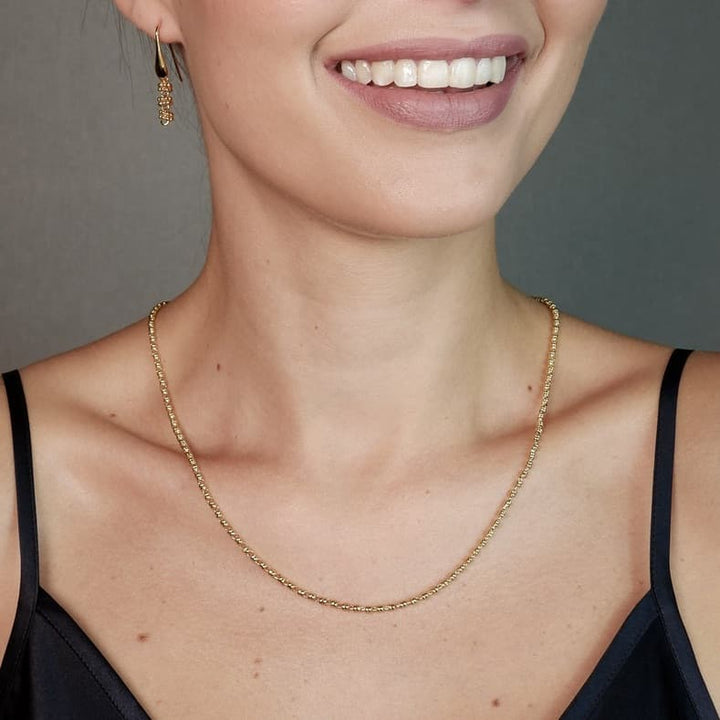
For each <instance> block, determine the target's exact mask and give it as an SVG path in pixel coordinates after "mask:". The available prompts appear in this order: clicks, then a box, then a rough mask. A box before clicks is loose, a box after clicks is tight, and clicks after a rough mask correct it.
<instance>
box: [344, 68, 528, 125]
mask: <svg viewBox="0 0 720 720" xmlns="http://www.w3.org/2000/svg"><path fill="white" fill-rule="evenodd" d="M522 66H523V59H522V58H521V57H520V56H517V55H516V56H513V57H512V58H508V66H507V71H506V73H505V79H504V80H503V81H502V82H501V83H499V84H498V85H490V86H488V87H485V88H478V89H476V90H469V91H465V92H448V93H444V92H431V91H428V90H419V89H416V88H398V87H394V86H387V87H377V86H375V85H363V84H362V83H359V82H355V81H353V80H348V79H347V78H346V77H345V76H344V75H343V74H342V73H340V72H338V71H337V70H335V69H334V68H330V72H332V73H333V74H334V75H336V76H337V79H338V81H339V82H340V84H341V85H342V86H343V87H345V88H346V89H347V90H348V92H350V93H352V94H353V95H354V96H355V97H356V98H359V99H360V100H362V101H363V102H364V103H365V104H366V105H368V106H369V107H371V108H372V109H373V110H375V111H377V112H378V113H380V114H381V115H384V116H385V117H388V118H390V119H391V120H395V121H396V122H398V123H401V124H403V125H412V126H413V127H418V128H424V129H426V130H447V131H454V130H467V129H469V128H474V127H479V126H482V125H487V124H488V123H490V122H492V121H493V120H495V119H496V118H497V117H498V116H499V115H500V114H502V112H503V110H505V108H506V107H507V104H508V102H509V101H510V96H511V95H512V91H513V88H514V86H515V83H516V81H517V78H518V75H519V74H520V71H521V68H522Z"/></svg>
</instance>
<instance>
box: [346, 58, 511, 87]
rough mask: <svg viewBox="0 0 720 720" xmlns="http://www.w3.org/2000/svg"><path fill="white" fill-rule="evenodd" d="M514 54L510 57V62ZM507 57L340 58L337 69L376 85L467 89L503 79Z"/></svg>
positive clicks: (348, 75) (358, 80) (347, 75)
mask: <svg viewBox="0 0 720 720" xmlns="http://www.w3.org/2000/svg"><path fill="white" fill-rule="evenodd" d="M516 58H517V56H513V57H511V58H510V63H511V64H512V63H513V62H514V61H515V59H516ZM507 65H508V58H506V57H505V56H504V55H499V56H496V57H492V58H480V59H474V58H470V57H468V58H457V59H454V60H449V61H448V60H420V61H417V62H416V61H415V60H407V59H406V60H376V61H375V62H368V61H367V60H355V61H352V60H342V61H341V62H340V63H339V64H338V65H337V66H336V68H335V69H336V70H337V71H338V72H341V73H342V74H343V75H344V76H345V77H346V78H347V79H348V80H350V81H352V82H357V83H361V84H363V85H370V84H372V85H375V86H377V87H401V88H409V87H418V88H421V89H425V90H470V89H472V88H476V87H485V86H487V85H489V84H493V85H497V84H499V83H501V82H502V81H503V80H504V79H505V73H506V71H507Z"/></svg>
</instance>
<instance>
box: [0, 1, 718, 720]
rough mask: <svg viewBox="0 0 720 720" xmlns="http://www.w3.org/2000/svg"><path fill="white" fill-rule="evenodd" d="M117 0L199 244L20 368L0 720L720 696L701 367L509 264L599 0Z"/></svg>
mask: <svg viewBox="0 0 720 720" xmlns="http://www.w3.org/2000/svg"><path fill="white" fill-rule="evenodd" d="M117 5H118V7H119V9H120V10H121V12H123V13H124V14H125V15H126V16H127V17H128V18H129V19H130V20H131V21H132V22H133V23H134V24H135V25H136V26H137V27H139V28H140V29H141V30H142V31H144V32H145V33H147V34H148V35H149V36H151V37H152V36H153V35H154V34H155V32H156V28H158V42H159V43H160V42H162V43H164V44H170V43H175V44H177V45H178V46H180V47H182V50H183V53H184V57H185V60H186V62H187V67H188V71H189V74H190V76H191V77H192V80H193V86H194V90H195V93H196V97H197V102H198V108H199V115H200V118H201V122H202V127H203V132H204V139H205V143H206V148H207V155H208V160H209V168H210V177H211V185H212V192H213V223H212V233H211V242H210V248H209V253H208V257H207V262H206V265H205V267H204V270H203V272H202V273H201V275H200V276H199V278H198V280H197V281H196V282H195V283H194V284H193V285H192V287H190V288H189V289H188V290H187V291H186V292H185V293H183V294H182V295H181V296H180V297H178V298H177V299H175V300H173V301H172V302H171V303H170V304H168V305H167V306H164V307H162V309H160V308H156V309H155V310H154V311H153V313H152V316H151V321H150V323H149V324H148V323H146V322H145V321H143V322H140V323H137V324H136V325H134V326H131V327H129V328H127V329H125V330H123V331H121V332H119V333H116V334H115V335H113V336H111V337H108V338H106V339H104V340H102V341H100V342H97V343H94V344H93V345H90V346H88V347H84V348H80V349H78V350H76V351H74V352H71V353H68V354H65V355H61V356H58V357H56V358H53V359H51V360H47V361H44V362H42V363H38V364H36V365H32V366H30V367H26V368H24V369H23V370H22V373H21V377H20V376H19V375H17V374H10V375H8V376H6V388H7V392H6V396H4V397H3V400H2V403H3V408H2V412H1V413H0V417H2V420H0V445H1V447H0V478H2V480H1V484H0V487H1V488H2V490H1V491H0V492H2V499H1V501H0V507H1V508H2V526H1V528H2V529H1V533H2V534H1V535H0V538H1V540H0V558H1V560H0V562H1V563H2V569H1V570H0V572H1V573H2V576H3V577H7V578H11V579H12V581H11V582H10V583H5V584H4V585H3V587H2V592H1V593H0V618H1V619H0V623H1V624H0V638H2V640H1V641H0V642H2V643H3V646H4V647H6V648H7V650H6V651H5V657H4V660H3V664H2V668H1V669H0V693H2V695H0V698H1V699H0V703H2V704H0V718H3V720H5V718H19V717H22V718H32V719H33V720H35V719H36V718H42V719H43V720H44V719H45V718H97V717H115V716H119V717H124V718H132V719H133V720H137V719H140V718H144V719H147V718H149V717H152V718H154V719H155V720H164V719H165V718H172V719H173V720H178V719H182V718H205V717H216V716H225V717H239V718H276V717H277V718H290V717H296V718H310V717H314V718H316V717H333V718H334V717H338V716H341V715H342V716H346V717H351V718H406V717H407V718H410V717H412V718H419V717H422V718H482V717H498V718H547V719H550V718H558V717H563V718H564V719H565V720H568V719H572V718H613V719H616V718H639V717H643V718H644V717H647V718H703V720H705V719H709V718H715V720H717V717H718V716H717V712H716V710H715V707H714V705H713V701H714V704H715V705H718V704H720V700H719V699H720V653H718V651H717V649H716V648H717V647H720V619H719V618H718V613H717V612H716V610H715V609H716V608H717V607H718V604H719V603H720V573H718V567H717V560H716V551H715V548H717V547H718V541H720V531H719V530H718V528H719V527H720V523H719V522H718V519H720V518H719V511H718V508H719V505H718V500H717V499H718V490H717V477H718V471H720V455H719V454H718V448H720V431H718V429H717V427H718V423H717V418H718V417H720V393H719V392H717V389H718V388H719V387H720V360H719V359H718V357H717V356H716V355H713V354H710V353H700V352H695V353H693V354H692V355H690V356H689V357H688V355H687V353H683V352H675V353H674V352H673V350H672V348H668V347H664V346H659V345H654V344H651V343H648V342H643V341H640V340H635V339H632V338H628V337H625V336H622V335H618V334H615V333H611V332H608V331H606V330H603V329H600V328H598V327H595V326H592V325H589V324H587V323H584V322H582V321H580V320H578V319H576V318H573V317H569V316H567V315H565V314H564V313H562V312H560V313H557V311H556V309H555V308H554V306H553V304H552V303H551V302H547V303H546V302H537V301H536V300H535V299H533V298H528V297H525V296H523V295H522V294H520V293H519V292H518V291H517V290H515V289H514V288H512V287H511V286H509V285H508V284H507V283H506V282H504V281H503V279H502V278H501V276H500V273H499V271H498V267H497V262H496V257H495V237H494V218H495V216H496V214H497V212H498V210H499V209H500V207H501V206H502V205H503V203H504V201H505V200H506V199H507V197H508V196H509V194H510V193H511V191H512V190H513V188H514V187H515V186H516V185H517V183H518V182H519V181H520V179H521V178H522V176H523V175H524V174H525V173H526V172H527V171H528V169H529V168H530V167H531V165H532V164H533V162H534V160H535V159H536V158H537V156H538V154H539V153H540V151H541V150H542V148H543V147H544V145H545V144H546V142H547V140H548V138H549V136H550V135H551V133H552V132H553V130H554V129H555V127H556V126H557V124H558V122H559V120H560V117H561V115H562V113H563V111H564V110H565V107H566V105H567V103H568V101H569V99H570V96H571V94H572V91H573V88H574V86H575V84H576V81H577V78H578V74H579V72H580V68H581V65H582V62H583V59H584V56H585V53H586V51H587V47H588V44H589V42H590V40H591V37H592V34H593V32H594V29H595V27H596V25H597V23H598V21H599V19H600V16H601V14H602V11H603V8H604V2H603V0H587V1H586V2H583V3H578V2H575V1H574V0H537V1H534V0H513V2H488V3H473V2H460V1H459V0H455V1H451V0H444V2H440V1H438V2H436V3H420V2H415V1H413V0H397V1H393V2H383V3H375V2H370V0H367V1H366V0H356V1H352V2H351V1H350V0H347V1H342V2H333V3H328V2H325V0H304V1H303V2H296V3H287V2H282V1H281V0H270V1H268V0H262V1H261V0H249V1H248V2H244V3H218V2H212V1H211V0H195V1H194V2H187V3H181V2H172V1H171V0H144V1H143V2H135V1H133V0H117ZM160 49H161V50H162V46H160ZM164 56H165V59H166V65H167V66H170V68H171V72H172V64H171V62H170V60H169V58H168V56H167V48H165V51H164ZM161 57H163V56H162V55H161ZM391 61H392V62H391ZM400 61H404V62H400ZM410 61H412V62H410ZM448 61H450V62H448ZM453 61H454V62H453ZM469 61H472V62H469ZM164 72H165V71H164V70H162V65H161V71H160V73H159V74H160V75H161V76H163V75H164ZM368 73H369V74H368ZM488 78H489V80H490V81H492V84H490V85H488V84H487V83H488ZM161 82H162V81H161ZM414 83H415V85H414ZM417 83H419V85H420V86H421V87H417V86H416V84H417ZM451 84H452V85H453V86H454V88H453V89H452V90H449V89H448V87H449V86H450V85H451ZM399 86H407V87H406V88H405V89H402V88H401V87H399ZM161 90H162V92H161V95H163V96H164V97H165V100H163V101H161V114H162V113H164V112H167V111H168V110H171V109H172V106H171V105H170V104H169V100H167V97H168V95H167V93H170V92H171V91H170V89H169V88H167V89H161ZM433 91H434V92H433ZM163 119H164V121H166V122H169V121H170V117H169V116H167V115H165V114H163ZM681 378H682V384H681V385H680V379H681ZM661 384H662V398H663V402H662V405H661V407H660V410H658V395H659V393H660V388H661ZM159 388H160V390H159ZM23 398H26V401H27V407H28V408H29V415H30V421H31V424H32V428H31V431H32V453H30V449H29V445H28V440H29V438H30V430H29V428H28V426H27V424H26V422H25V418H24V417H23ZM676 400H677V402H678V408H677V440H676V444H677V452H676V453H675V454H674V456H673V440H674V438H675V433H674V424H673V423H674V420H675V417H676V414H675V407H674V403H675V401H676ZM11 417H12V421H11ZM658 421H659V422H658ZM11 424H12V427H11ZM656 433H657V434H658V435H657V443H656ZM530 448H532V449H530ZM656 448H657V458H656V457H655V455H656ZM529 450H530V452H529V454H528V451H529ZM673 458H674V472H673ZM188 460H190V462H188ZM32 471H34V478H35V483H34V493H35V499H36V503H37V527H38V530H39V565H36V563H35V561H34V558H33V553H34V548H33V543H34V538H35V528H34V526H33V523H32V519H33V511H32V482H31V481H32ZM653 476H654V477H653ZM519 480H520V481H519ZM16 481H17V482H16ZM194 481H195V482H194ZM16 484H17V493H18V503H17V505H18V507H19V509H16V503H15V500H14V498H15V495H16ZM196 485H200V486H201V489H202V490H203V494H204V495H205V499H204V500H203V496H202V495H201V494H199V493H198V490H197V489H196V487H195V486H196ZM669 497H672V537H671V538H670V512H669V511H670V506H669V502H668V498H669ZM205 505H210V509H207V508H206V507H205ZM651 508H652V513H651ZM651 521H652V533H651ZM18 525H19V528H18ZM500 528H502V529H500ZM488 530H490V532H488ZM18 535H19V536H20V545H21V550H20V552H18V539H17V538H18ZM228 535H229V536H230V537H228ZM233 540H234V542H233ZM242 550H245V552H241V551H242ZM649 551H652V557H653V563H652V567H651V564H650V563H649V562H648V558H649ZM471 559H472V562H471ZM251 560H254V562H251ZM21 562H22V573H21ZM670 565H671V566H672V571H673V574H672V580H671V579H670V575H669V568H670ZM459 568H461V569H462V570H460V569H459ZM651 570H652V572H651ZM35 571H37V572H38V573H39V583H40V588H38V586H37V579H36V578H35V577H34V572H35ZM278 577H280V579H281V581H282V584H281V583H278V582H275V580H277V579H278ZM283 585H284V586H285V587H283ZM289 590H290V591H289ZM18 592H20V602H19V603H18V599H17V598H18ZM36 592H37V593H38V596H37V599H35V597H34V595H35V593H36ZM675 598H677V600H676V599H675Z"/></svg>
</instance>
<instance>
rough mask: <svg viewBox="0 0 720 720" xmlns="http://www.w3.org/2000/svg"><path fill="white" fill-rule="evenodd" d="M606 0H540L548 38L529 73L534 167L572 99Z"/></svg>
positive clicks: (528, 147)
mask: <svg viewBox="0 0 720 720" xmlns="http://www.w3.org/2000/svg"><path fill="white" fill-rule="evenodd" d="M606 5H607V0H536V3H535V6H536V12H537V17H538V19H539V21H540V23H541V25H542V27H543V30H544V34H545V41H544V43H543V47H542V50H541V51H540V53H539V55H538V57H537V58H536V60H535V62H534V67H533V68H532V69H531V72H530V73H529V74H528V77H527V78H526V87H525V90H526V92H527V94H528V98H527V99H528V103H527V105H526V112H527V120H526V122H527V125H528V128H527V136H526V143H525V151H526V155H525V157H524V159H523V163H522V165H523V167H524V168H525V169H529V168H530V166H531V165H532V163H533V162H534V161H535V159H536V158H537V156H538V155H539V154H540V152H541V151H542V149H543V148H544V147H545V145H546V144H547V142H548V140H549V138H550V136H551V135H552V133H553V132H554V131H555V129H556V128H557V126H558V123H559V122H560V120H561V118H562V116H563V114H564V112H565V110H566V109H567V105H568V103H569V102H570V100H571V98H572V95H573V92H574V90H575V87H576V85H577V82H578V79H579V77H580V72H581V70H582V66H583V63H584V61H585V56H586V55H587V51H588V48H589V45H590V42H591V40H592V37H593V35H594V33H595V29H596V28H597V25H598V23H599V21H600V19H601V17H602V14H603V12H604V10H605V7H606Z"/></svg>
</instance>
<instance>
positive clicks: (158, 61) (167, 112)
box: [155, 25, 183, 127]
mask: <svg viewBox="0 0 720 720" xmlns="http://www.w3.org/2000/svg"><path fill="white" fill-rule="evenodd" d="M169 47H170V54H171V55H172V59H173V62H174V63H175V70H176V71H177V74H178V78H180V82H182V81H183V79H182V73H181V72H180V66H179V65H178V61H177V58H176V57H175V50H174V49H173V46H172V43H170V45H169ZM155 74H156V75H157V76H158V79H159V82H158V86H157V89H158V99H157V104H158V108H159V110H158V117H159V118H160V124H161V125H163V126H165V127H167V126H168V125H169V124H170V123H171V122H172V121H173V120H174V119H175V114H174V113H173V111H172V105H173V97H172V91H173V86H172V83H171V82H170V78H169V77H168V76H169V74H170V73H169V72H168V68H167V64H166V63H165V57H164V55H163V51H162V47H161V45H160V26H159V25H158V26H157V27H156V28H155Z"/></svg>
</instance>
